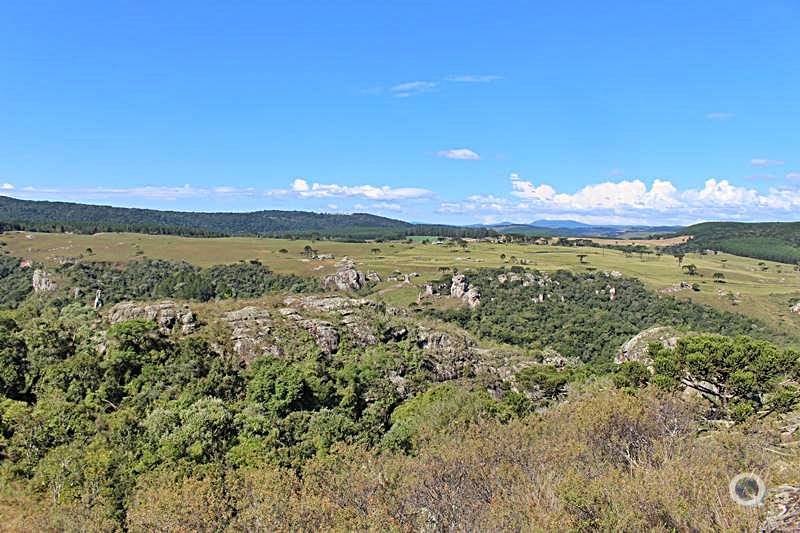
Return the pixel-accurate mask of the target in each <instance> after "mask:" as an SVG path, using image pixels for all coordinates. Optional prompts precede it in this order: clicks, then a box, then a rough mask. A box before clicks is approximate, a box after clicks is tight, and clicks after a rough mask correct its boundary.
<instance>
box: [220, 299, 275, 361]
mask: <svg viewBox="0 0 800 533" xmlns="http://www.w3.org/2000/svg"><path fill="white" fill-rule="evenodd" d="M222 321H223V322H224V323H226V324H227V325H228V327H230V328H231V342H232V344H233V351H234V352H235V353H236V355H237V356H238V357H239V360H240V361H241V362H242V363H244V364H245V366H249V365H250V364H251V363H252V362H253V361H255V360H256V359H257V358H259V357H262V356H264V355H270V356H273V357H280V356H281V355H283V353H282V350H281V349H280V347H279V346H278V345H277V342H276V339H275V338H274V336H273V334H272V318H271V317H270V314H269V312H268V311H267V310H266V309H259V308H258V307H252V306H251V307H245V308H242V309H238V310H236V311H230V312H228V313H225V314H224V315H222Z"/></svg>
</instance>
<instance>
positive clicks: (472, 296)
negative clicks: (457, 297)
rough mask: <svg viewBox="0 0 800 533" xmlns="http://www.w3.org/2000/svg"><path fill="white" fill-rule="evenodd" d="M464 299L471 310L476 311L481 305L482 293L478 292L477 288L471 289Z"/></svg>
mask: <svg viewBox="0 0 800 533" xmlns="http://www.w3.org/2000/svg"><path fill="white" fill-rule="evenodd" d="M462 299H463V300H464V301H465V302H467V305H468V306H469V307H470V309H475V308H476V307H478V306H479V305H480V303H481V293H480V292H478V288H477V287H470V288H469V290H467V292H465V293H464V296H463V298H462Z"/></svg>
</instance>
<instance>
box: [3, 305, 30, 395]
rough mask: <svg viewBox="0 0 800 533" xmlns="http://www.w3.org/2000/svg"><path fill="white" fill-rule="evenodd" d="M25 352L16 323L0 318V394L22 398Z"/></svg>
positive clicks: (25, 369)
mask: <svg viewBox="0 0 800 533" xmlns="http://www.w3.org/2000/svg"><path fill="white" fill-rule="evenodd" d="M26 352H27V347H26V346H25V342H24V341H23V340H22V338H21V336H20V333H19V328H18V327H17V324H16V323H15V322H14V321H13V320H9V319H0V396H5V397H7V398H12V399H16V400H18V399H22V397H23V394H24V392H25V375H26V373H27V370H28V368H27V367H28V360H27V357H26Z"/></svg>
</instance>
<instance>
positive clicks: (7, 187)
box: [0, 183, 14, 191]
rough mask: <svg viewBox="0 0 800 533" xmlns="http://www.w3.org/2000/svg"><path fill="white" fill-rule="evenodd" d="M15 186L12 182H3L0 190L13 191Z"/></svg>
mask: <svg viewBox="0 0 800 533" xmlns="http://www.w3.org/2000/svg"><path fill="white" fill-rule="evenodd" d="M13 190H14V186H13V185H12V184H10V183H3V184H2V185H0V191H13Z"/></svg>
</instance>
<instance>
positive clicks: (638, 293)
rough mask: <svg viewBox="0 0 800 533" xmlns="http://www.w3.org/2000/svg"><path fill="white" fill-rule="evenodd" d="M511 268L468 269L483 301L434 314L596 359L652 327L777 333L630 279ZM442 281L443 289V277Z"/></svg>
mask: <svg viewBox="0 0 800 533" xmlns="http://www.w3.org/2000/svg"><path fill="white" fill-rule="evenodd" d="M510 272H511V274H515V276H514V275H509V271H506V270H503V269H480V270H477V271H475V272H468V273H467V278H468V280H469V284H470V286H474V287H478V289H479V290H480V294H481V305H480V306H478V307H476V308H475V309H468V308H458V309H451V310H447V311H433V312H432V314H433V315H435V316H437V317H439V318H441V319H444V320H448V321H452V322H455V323H458V324H459V325H460V326H461V327H463V328H465V329H467V330H469V331H471V332H473V333H475V334H476V335H478V336H480V337H484V338H488V339H493V340H496V341H500V342H504V343H508V344H514V345H520V346H529V347H537V348H540V349H544V348H552V349H555V350H556V351H558V352H559V353H561V354H563V355H566V356H570V357H580V358H581V359H583V360H584V361H587V362H593V363H601V364H602V363H608V362H610V361H611V359H612V357H613V356H614V354H615V353H616V351H617V350H618V349H619V347H620V345H621V344H622V343H623V342H625V341H626V340H627V339H629V338H631V337H632V336H633V335H636V334H637V333H639V332H640V331H642V330H644V329H646V328H649V327H652V326H656V325H660V326H675V327H679V328H682V329H686V330H694V331H706V332H712V333H720V334H724V335H739V334H748V335H754V336H758V337H768V338H772V339H778V338H781V334H780V333H779V332H773V331H769V330H767V329H766V328H765V327H764V326H763V325H761V324H759V323H757V322H755V321H754V320H752V319H749V318H746V317H744V316H743V315H739V314H734V313H728V312H721V311H717V310H715V309H714V308H712V307H710V306H706V305H698V304H695V303H692V302H690V301H679V300H676V299H675V298H672V297H668V296H661V295H658V294H656V293H654V292H652V291H650V290H648V289H647V288H646V287H645V286H644V284H643V283H642V282H641V281H639V280H637V279H633V278H626V277H611V276H609V275H608V274H606V273H602V272H589V273H581V274H575V273H572V272H569V271H563V270H560V271H557V272H553V273H543V272H537V271H530V272H528V275H529V276H530V277H526V276H525V275H524V273H523V271H522V270H521V269H519V268H516V269H512V271H510ZM504 280H505V281H504ZM441 284H442V285H443V286H444V287H445V290H446V289H447V284H448V281H447V280H442V282H441ZM612 288H613V289H614V291H613V292H614V294H613V297H612V294H611V292H612V291H611V289H612ZM784 340H786V339H784ZM793 340H794V341H796V339H793Z"/></svg>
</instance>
